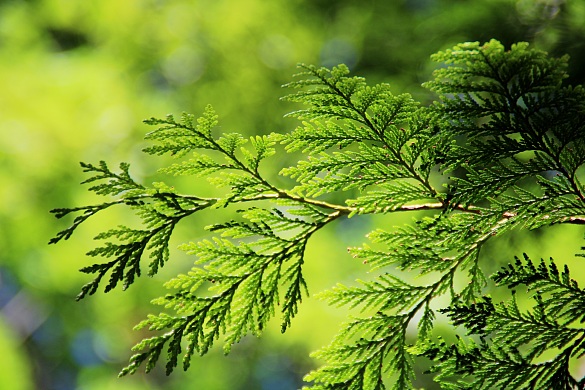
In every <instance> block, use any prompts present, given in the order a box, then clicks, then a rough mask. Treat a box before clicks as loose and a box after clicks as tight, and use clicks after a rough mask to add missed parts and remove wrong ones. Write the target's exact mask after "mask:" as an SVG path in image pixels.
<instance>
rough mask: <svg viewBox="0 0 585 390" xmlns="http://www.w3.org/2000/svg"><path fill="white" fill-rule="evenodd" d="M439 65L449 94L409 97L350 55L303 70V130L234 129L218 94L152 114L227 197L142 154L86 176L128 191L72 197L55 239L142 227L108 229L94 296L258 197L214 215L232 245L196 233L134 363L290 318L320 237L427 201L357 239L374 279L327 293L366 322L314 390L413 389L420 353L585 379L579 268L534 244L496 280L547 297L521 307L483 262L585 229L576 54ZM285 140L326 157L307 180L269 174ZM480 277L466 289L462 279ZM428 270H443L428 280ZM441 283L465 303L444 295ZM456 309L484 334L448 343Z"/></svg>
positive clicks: (189, 164) (304, 170) (445, 376)
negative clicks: (78, 201) (86, 199)
mask: <svg viewBox="0 0 585 390" xmlns="http://www.w3.org/2000/svg"><path fill="white" fill-rule="evenodd" d="M432 59H433V60H435V61H438V62H441V63H442V64H443V66H441V67H439V68H438V69H437V70H436V71H435V72H434V79H433V80H431V81H429V82H427V83H425V84H424V85H425V86H426V87H428V88H429V89H430V90H432V91H433V92H435V93H436V94H437V95H438V101H436V102H434V103H433V104H432V105H431V106H430V107H424V106H421V104H419V103H418V102H416V101H415V100H414V99H413V98H412V96H410V95H408V94H402V95H394V94H392V93H391V89H390V86H389V85H387V84H378V85H375V86H369V85H367V83H366V80H365V79H363V78H361V77H355V76H350V74H349V73H350V72H349V69H348V68H347V67H346V66H344V65H340V66H337V67H334V68H333V69H326V68H318V67H314V66H310V65H300V66H299V67H300V69H301V73H300V74H298V75H297V76H296V78H295V79H294V80H293V81H292V82H290V83H288V84H287V85H286V87H289V88H292V89H295V92H294V93H292V94H289V95H288V96H287V97H285V99H287V100H289V101H293V102H298V103H302V104H304V105H305V108H304V109H301V110H298V111H295V112H293V113H291V114H289V116H293V117H296V118H299V119H301V120H302V121H303V122H302V124H301V125H300V126H299V127H297V128H296V129H295V130H294V131H292V132H291V133H289V134H271V135H267V136H255V137H250V138H247V139H246V138H244V137H243V136H242V135H240V134H237V133H227V134H216V133H217V124H218V117H217V114H216V113H215V112H214V111H213V109H212V108H211V107H210V106H208V107H207V108H206V109H205V110H204V112H203V114H202V115H201V117H199V118H195V116H193V115H189V114H183V115H182V116H181V117H180V119H175V118H174V117H173V116H172V115H169V116H167V117H166V118H163V119H157V118H151V119H149V120H147V121H145V123H146V124H148V125H151V126H156V129H155V130H153V131H151V132H150V133H148V134H147V136H146V138H147V139H148V140H149V141H152V142H153V145H151V146H149V147H147V148H146V149H145V150H144V151H145V152H146V153H148V154H151V155H163V154H169V155H171V156H173V157H175V158H176V159H177V160H180V161H178V162H177V163H174V164H171V165H170V166H167V167H164V168H162V169H161V170H160V172H161V173H163V174H167V175H188V176H192V177H193V178H197V179H200V178H207V180H208V181H209V183H210V184H212V185H214V186H216V187H217V188H218V192H217V193H218V194H220V195H218V196H215V197H198V196H196V195H182V194H178V193H177V192H176V191H175V190H174V188H173V187H171V186H168V185H166V184H164V183H153V185H152V186H146V185H143V184H140V183H138V182H136V181H135V180H134V179H133V178H132V177H131V175H130V173H129V165H128V164H125V163H123V164H120V170H119V171H118V172H113V171H112V170H110V169H109V167H108V166H107V164H106V163H105V162H103V161H102V162H100V163H99V164H97V165H92V164H82V167H83V169H84V171H85V172H87V173H90V174H91V175H92V176H91V177H90V178H89V179H87V180H86V181H85V182H84V183H93V184H92V186H91V187H90V191H93V192H95V193H96V194H97V195H101V196H108V197H111V198H113V200H111V199H108V200H107V201H105V202H103V203H101V204H95V205H89V206H81V207H73V208H58V209H54V210H52V213H54V214H55V216H56V217H57V218H62V217H65V216H68V215H72V214H73V215H76V216H75V217H74V219H73V222H72V224H71V225H70V226H69V227H67V228H65V229H64V230H62V231H61V232H59V233H57V235H56V236H55V237H54V238H52V239H51V240H50V243H51V244H52V243H57V242H59V241H61V240H67V239H69V238H70V237H71V235H72V234H73V232H74V231H76V229H77V228H78V227H79V226H80V225H81V224H83V223H84V222H86V221H87V220H88V219H89V218H90V217H92V216H93V215H96V214H97V213H100V212H101V211H104V210H107V209H109V208H111V207H112V206H116V205H120V206H126V207H127V208H129V209H130V210H132V211H133V212H134V213H135V214H136V215H137V216H138V217H139V218H140V220H141V227H140V228H138V229H134V228H130V227H127V226H119V227H117V228H112V229H109V230H107V231H105V232H103V233H100V234H99V235H98V236H97V237H96V239H99V240H105V241H106V242H105V244H104V245H103V246H101V247H97V248H95V249H93V250H91V251H90V252H89V253H88V254H89V255H90V256H102V257H105V258H108V261H106V262H104V263H98V264H93V265H90V266H87V267H84V268H82V272H85V273H90V274H94V275H95V276H94V279H93V280H92V281H91V282H89V283H88V284H86V285H85V286H84V287H82V291H81V293H80V294H79V296H78V299H79V298H82V297H84V296H86V295H91V294H94V293H95V292H96V291H97V289H98V287H99V286H100V284H101V283H102V279H104V277H106V275H109V280H108V282H107V283H106V286H105V291H109V290H111V289H113V288H115V287H117V286H118V285H119V284H121V285H122V286H123V288H124V289H125V288H128V287H129V286H130V285H131V284H132V283H133V282H134V281H135V278H136V277H138V276H140V275H141V263H142V262H143V261H144V259H145V258H147V257H148V262H149V263H148V266H149V272H148V274H149V275H154V274H155V273H157V272H158V270H159V269H160V268H161V267H162V266H164V265H165V264H166V262H167V261H168V260H169V258H170V250H169V242H170V239H171V237H172V234H173V231H174V229H175V227H176V226H177V225H178V224H179V223H182V221H184V220H185V219H186V218H187V217H189V216H192V215H194V214H196V213H197V212H198V211H201V210H204V209H210V208H211V209H213V208H224V207H228V206H229V207H231V206H237V207H239V208H237V209H236V211H235V212H236V213H237V214H238V218H234V219H231V220H228V221H223V222H221V221H218V222H217V223H215V224H213V225H211V226H209V227H207V229H208V230H209V231H210V232H212V233H213V234H214V236H213V238H212V239H208V240H202V241H199V242H191V243H188V244H184V245H181V247H180V249H181V250H184V251H185V252H186V253H187V254H189V255H193V256H194V258H195V266H194V267H193V268H192V269H191V270H190V271H189V272H187V273H186V274H182V275H178V276H177V277H176V278H174V279H172V280H170V281H169V282H168V283H166V287H168V288H169V289H170V290H172V291H171V292H170V293H168V294H167V295H165V296H164V297H161V298H158V299H156V300H155V301H154V303H156V304H158V305H161V306H163V307H164V309H165V310H164V311H163V312H162V313H160V314H159V315H150V316H148V318H147V319H146V320H144V321H143V322H141V323H140V324H139V325H138V326H137V328H138V329H141V328H147V329H149V330H150V331H153V332H156V333H157V334H158V335H155V336H154V337H151V338H147V339H145V340H143V341H141V342H140V343H138V344H137V345H136V346H135V348H134V351H135V352H136V354H135V355H134V356H132V357H131V359H130V363H129V365H128V367H126V368H125V369H123V370H122V372H121V373H120V375H126V374H132V373H134V372H136V371H137V370H138V369H139V368H140V367H141V366H144V368H145V370H146V371H147V372H149V371H151V370H152V369H153V368H154V367H155V365H156V364H157V362H158V361H159V359H160V358H161V356H163V352H166V361H167V363H166V372H167V374H170V373H171V372H172V371H173V370H174V369H175V368H176V367H177V366H178V364H179V360H180V359H181V360H182V366H183V369H187V368H188V367H189V366H190V364H191V358H192V356H193V355H194V354H199V355H203V354H205V353H207V352H208V351H209V350H210V348H212V347H213V346H214V344H215V342H216V341H218V339H219V338H222V339H223V345H224V351H225V352H226V353H228V352H229V351H230V350H231V348H232V345H234V344H236V343H238V342H239V341H240V340H241V339H242V338H243V337H244V336H245V335H246V334H254V335H260V334H261V333H262V331H263V330H264V329H265V327H266V325H267V323H268V321H270V320H272V318H274V317H275V316H276V315H277V312H280V317H281V330H282V331H283V332H285V331H286V330H287V329H288V328H289V327H290V326H291V325H292V320H293V318H294V316H295V315H296V314H297V312H298V310H299V305H300V304H301V302H302V300H303V298H305V297H307V296H308V286H307V283H306V281H305V275H304V272H305V271H304V265H305V261H307V256H306V250H307V243H308V242H309V240H311V239H312V237H313V236H314V233H315V232H317V231H319V230H321V229H324V228H326V227H327V226H328V225H329V224H330V223H331V222H333V221H335V220H338V219H340V218H342V217H347V218H349V217H354V216H357V217H359V216H361V215H365V214H385V215H388V218H389V219H390V220H391V219H392V216H393V214H394V213H405V212H413V214H414V217H415V220H414V223H412V224H409V225H405V226H403V227H399V228H397V229H394V230H383V229H376V230H374V231H372V232H371V233H370V234H369V235H368V238H369V240H370V241H371V243H372V245H370V244H364V245H362V246H360V247H355V248H349V249H348V251H349V253H350V254H351V255H352V256H353V257H355V258H358V259H361V260H362V262H363V263H364V264H367V265H368V266H369V267H370V268H371V271H372V278H371V280H367V281H364V280H361V279H359V280H358V282H357V285H356V286H345V285H342V284H338V285H336V286H335V287H334V288H332V289H331V290H328V291H326V292H324V293H322V294H321V297H322V298H324V299H326V300H327V301H328V302H329V303H330V304H332V305H339V306H343V305H346V306H348V308H349V309H358V310H361V312H362V313H363V316H362V317H352V318H351V319H350V320H349V321H348V322H347V323H346V324H344V325H343V326H342V327H341V330H340V332H339V334H338V335H337V336H336V338H335V339H334V340H333V341H332V343H331V344H330V345H329V346H327V347H325V348H323V349H322V350H320V351H318V352H316V353H315V356H317V357H319V358H321V359H323V360H324V361H325V362H326V363H325V365H324V366H322V367H320V368H318V369H316V370H314V371H312V372H311V373H309V374H308V375H307V376H306V377H305V380H307V381H309V382H311V383H310V384H309V385H308V386H309V387H308V388H311V389H356V390H358V389H360V390H361V389H383V388H385V386H386V384H387V383H389V382H388V381H390V382H391V386H392V388H394V389H405V388H411V387H412V386H413V381H414V373H415V370H414V365H415V362H416V360H417V357H418V356H425V357H427V358H430V359H431V360H432V361H433V362H434V366H433V367H432V368H431V370H430V372H431V373H432V374H433V375H434V377H433V379H434V380H435V381H436V382H437V383H438V384H439V385H440V386H442V387H443V388H448V389H480V390H481V389H489V388H514V389H516V388H518V389H523V388H526V389H528V388H540V389H550V388H559V389H560V388H563V389H581V388H583V386H584V384H585V378H576V377H574V374H572V373H571V371H570V370H569V364H570V363H571V362H572V361H573V360H575V359H579V358H581V357H583V356H585V330H584V329H583V327H582V326H580V325H579V324H581V323H582V322H583V319H584V318H585V317H584V314H583V313H584V312H585V293H584V291H583V290H582V289H581V288H580V287H579V286H578V284H577V282H576V281H574V280H573V279H571V277H570V272H569V269H568V267H565V268H564V269H563V270H562V271H560V270H559V268H558V267H557V265H556V263H555V262H554V261H553V260H552V259H551V260H550V261H548V262H546V261H541V262H540V263H538V264H536V263H534V262H533V261H532V260H530V258H529V257H528V256H525V257H524V259H523V260H521V259H516V261H515V262H514V263H512V264H510V265H509V266H507V267H504V268H503V269H502V270H500V271H499V272H497V273H496V274H494V275H492V279H493V280H494V282H495V284H496V285H497V287H498V288H501V287H507V288H510V289H513V288H516V287H518V286H523V287H525V290H526V291H528V294H529V299H530V302H532V306H530V307H528V308H524V307H522V308H521V307H520V306H519V305H518V304H517V302H516V298H515V295H514V294H513V296H512V298H511V299H508V300H503V301H502V302H497V301H496V299H493V298H490V297H489V296H487V295H486V291H487V289H488V287H489V288H491V287H490V285H489V284H488V282H487V275H486V274H485V272H484V267H483V265H484V264H485V262H486V261H489V262H493V261H494V260H499V259H487V258H486V255H485V254H484V253H483V252H482V250H483V247H484V245H485V244H486V243H487V242H488V241H490V240H491V239H492V237H498V236H502V235H505V234H507V233H508V232H510V231H511V230H512V229H539V228H541V227H544V226H550V225H554V224H560V223H564V224H574V225H582V224H585V195H584V194H585V191H584V190H583V187H582V184H581V178H580V174H581V172H582V166H583V165H584V164H585V121H584V120H583V118H584V115H585V103H584V102H585V89H584V88H582V87H580V86H579V87H565V86H563V84H562V83H563V79H564V78H565V77H566V61H567V59H566V58H564V57H563V58H559V59H557V58H551V57H549V56H548V55H547V54H546V53H544V52H541V51H538V50H534V49H530V48H529V47H528V45H527V44H525V43H519V44H516V45H513V46H512V47H511V48H510V49H509V50H505V48H504V47H503V45H502V44H500V43H499V42H497V41H495V40H492V41H490V42H488V43H486V44H484V45H480V44H479V43H477V42H475V43H473V42H472V43H463V44H460V45H456V46H455V47H453V48H452V49H449V50H445V51H443V52H439V53H436V54H435V55H433V56H432ZM278 145H282V146H283V148H284V150H285V151H286V152H300V153H301V154H302V155H304V156H306V159H305V158H300V159H299V161H298V163H296V164H295V165H293V166H289V167H285V168H283V169H282V170H281V171H280V174H281V175H283V176H287V177H289V178H291V179H294V180H295V181H296V184H295V186H294V187H293V188H280V187H279V186H277V185H275V184H274V180H273V179H272V176H271V174H270V173H267V174H265V173H264V171H265V168H266V167H265V166H263V165H262V164H264V162H265V160H267V159H269V158H270V157H272V156H274V155H277V153H280V152H277V146H278ZM261 168H262V169H261ZM447 174H448V175H451V176H449V177H446V176H445V175H447ZM432 183H433V184H432ZM434 183H439V184H438V185H435V184H434ZM442 183H445V187H446V188H445V189H442V187H441V186H442ZM198 184H199V183H198ZM330 194H335V198H333V199H339V198H342V199H344V200H345V202H344V203H343V202H342V203H341V204H338V203H335V202H334V201H331V200H330V199H332V198H327V196H329V195H330ZM323 197H325V198H323ZM350 197H353V198H350ZM417 212H424V213H417ZM578 256H582V254H578ZM461 275H462V276H463V277H464V278H466V281H467V282H468V283H467V284H464V285H463V286H460V285H459V283H456V280H459V278H460V276H461ZM416 276H425V279H423V280H426V282H425V283H420V282H419V283H415V281H416V280H415V279H413V277H416ZM418 280H419V281H420V280H421V279H418ZM439 297H447V298H448V299H450V301H451V304H450V305H449V306H448V307H442V308H437V307H436V306H440V305H441V300H439V299H438V298H439ZM437 310H438V311H439V312H441V313H444V314H446V315H447V316H448V317H449V318H450V320H451V321H452V324H453V326H462V327H465V328H466V329H467V330H468V332H469V333H470V334H474V335H476V336H479V337H480V339H479V341H478V340H477V339H469V338H459V339H458V340H457V342H456V343H454V344H448V343H447V342H446V341H444V340H442V339H440V338H437V337H435V335H434V334H433V329H434V326H435V323H436V318H435V312H436V311H437ZM415 321H418V324H416V325H417V328H416V332H415V334H416V336H415V338H416V342H414V343H411V340H410V339H407V335H408V334H410V330H409V329H410V328H413V327H414V325H415ZM181 354H182V357H179V355H181ZM546 354H548V355H546ZM543 356H552V357H551V358H550V359H548V360H546V361H541V360H542V357H543ZM539 359H541V360H539Z"/></svg>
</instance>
